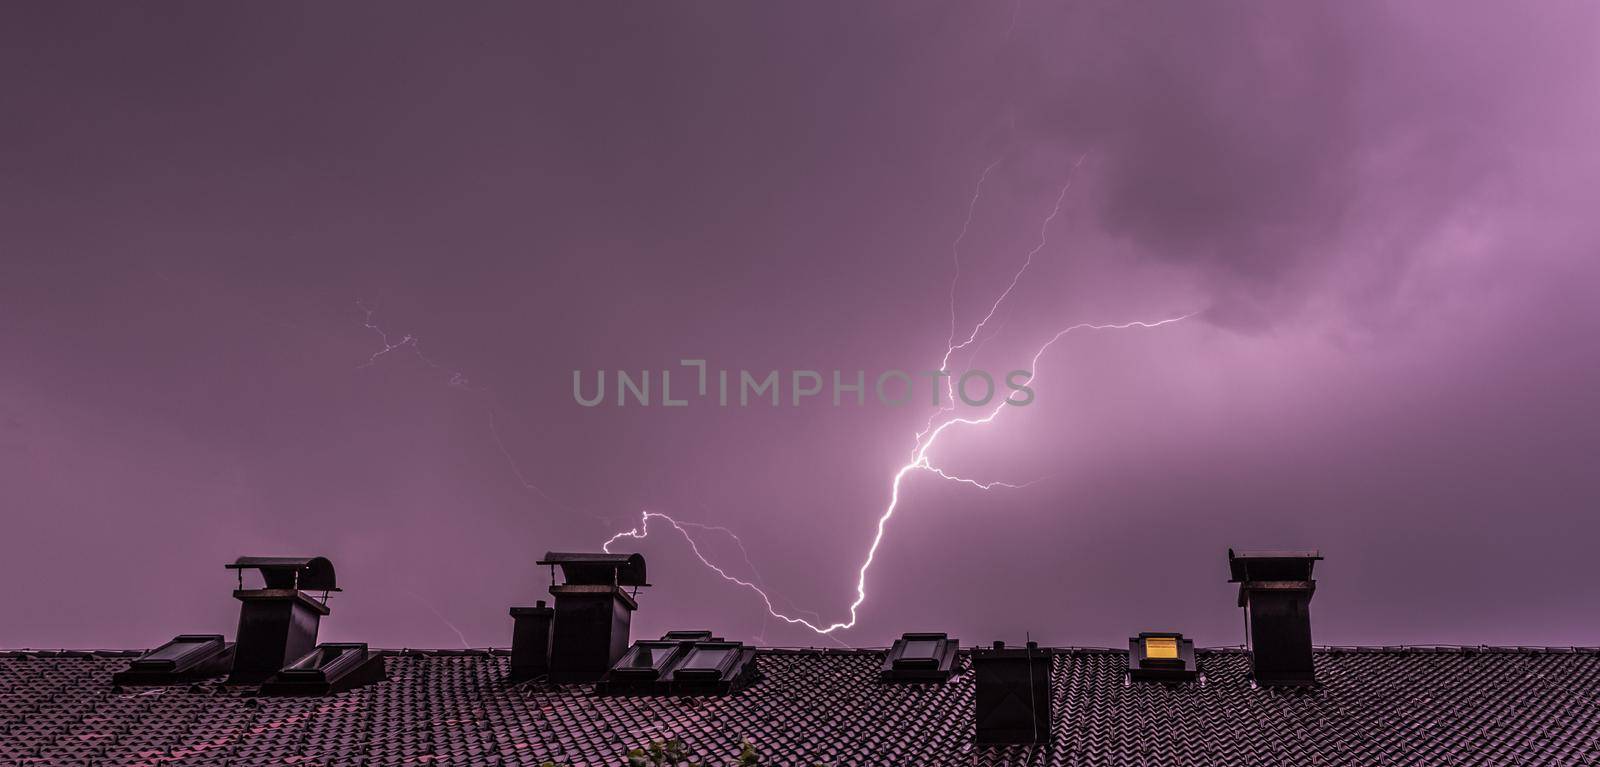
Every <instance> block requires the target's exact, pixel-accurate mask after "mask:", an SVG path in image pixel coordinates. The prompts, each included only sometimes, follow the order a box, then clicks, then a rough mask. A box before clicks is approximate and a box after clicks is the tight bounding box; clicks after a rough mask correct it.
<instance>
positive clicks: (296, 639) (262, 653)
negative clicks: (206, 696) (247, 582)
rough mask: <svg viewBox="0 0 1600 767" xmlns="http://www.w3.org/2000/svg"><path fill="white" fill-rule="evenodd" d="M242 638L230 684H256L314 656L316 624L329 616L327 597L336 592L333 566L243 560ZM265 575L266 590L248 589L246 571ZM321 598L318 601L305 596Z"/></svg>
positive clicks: (319, 561) (239, 564)
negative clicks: (301, 659) (300, 660)
mask: <svg viewBox="0 0 1600 767" xmlns="http://www.w3.org/2000/svg"><path fill="white" fill-rule="evenodd" d="M227 568H228V569H229V570H236V571H238V573H239V588H238V590H237V591H234V592H233V596H234V598H235V599H237V600H239V602H240V606H239V634H238V643H237V646H236V648H235V651H234V657H233V670H232V673H230V674H229V675H228V683H229V684H256V683H258V682H261V681H263V680H265V679H266V678H268V677H270V676H272V675H273V674H276V673H277V672H278V669H281V668H283V667H285V666H288V665H289V664H291V663H293V662H295V661H296V660H299V659H300V658H301V657H303V656H304V655H305V654H306V653H309V652H311V650H312V648H314V647H316V644H317V624H318V623H319V622H320V621H321V620H322V616H324V615H327V614H328V612H329V611H328V605H327V601H328V594H329V593H330V592H334V591H338V590H339V588H338V586H337V584H336V582H335V580H334V573H333V563H332V562H329V561H328V560H327V559H324V558H323V557H239V559H238V560H237V561H235V562H234V563H233V564H231V565H227ZM245 570H255V571H257V572H259V573H260V574H261V582H262V587H261V588H256V589H246V588H245V587H244V571H245ZM319 591H320V592H322V599H321V601H318V600H317V599H314V598H312V596H310V595H309V594H308V593H307V592H319Z"/></svg>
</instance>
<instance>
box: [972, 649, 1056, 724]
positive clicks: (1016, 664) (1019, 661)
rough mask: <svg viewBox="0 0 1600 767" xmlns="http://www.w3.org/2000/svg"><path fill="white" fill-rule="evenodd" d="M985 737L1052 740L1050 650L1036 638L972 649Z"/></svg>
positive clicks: (979, 715) (978, 710) (981, 721)
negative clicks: (1014, 644)
mask: <svg viewBox="0 0 1600 767" xmlns="http://www.w3.org/2000/svg"><path fill="white" fill-rule="evenodd" d="M972 667H973V670H974V671H975V672H976V674H977V685H978V689H977V723H978V742H979V743H1047V742H1049V740H1050V653H1049V651H1041V650H1040V649H1039V645H1038V644H1037V643H1035V642H1029V643H1028V644H1027V645H1026V646H1025V647H1012V648H1007V647H1006V646H1005V643H1004V642H995V643H994V648H993V649H987V650H986V649H982V648H979V649H975V650H973V651H972Z"/></svg>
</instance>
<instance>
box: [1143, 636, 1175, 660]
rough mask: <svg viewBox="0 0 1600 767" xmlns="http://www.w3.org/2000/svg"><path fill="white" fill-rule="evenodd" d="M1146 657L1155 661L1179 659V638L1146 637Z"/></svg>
mask: <svg viewBox="0 0 1600 767" xmlns="http://www.w3.org/2000/svg"><path fill="white" fill-rule="evenodd" d="M1144 657H1146V658H1153V659H1172V660H1176V659H1177V657H1178V638H1177V637H1145V638H1144Z"/></svg>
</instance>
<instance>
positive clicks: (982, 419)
mask: <svg viewBox="0 0 1600 767" xmlns="http://www.w3.org/2000/svg"><path fill="white" fill-rule="evenodd" d="M1086 157H1087V155H1084V156H1080V157H1079V158H1078V160H1077V162H1075V163H1073V166H1072V171H1073V173H1072V174H1071V175H1069V176H1068V178H1067V181H1066V182H1065V183H1064V184H1062V186H1061V190H1060V192H1059V193H1057V195H1056V199H1055V204H1054V205H1053V206H1052V207H1051V210H1050V214H1049V215H1048V216H1046V217H1045V219H1044V222H1043V223H1042V224H1041V225H1040V228H1039V242H1038V244H1036V245H1035V246H1034V247H1033V248H1032V249H1031V250H1029V251H1028V253H1027V255H1026V256H1025V257H1024V259H1023V263H1022V266H1020V267H1019V268H1018V269H1017V270H1016V272H1015V273H1013V274H1012V276H1011V282H1010V283H1009V284H1008V285H1007V286H1006V288H1005V290H1003V291H1001V293H1000V295H999V297H997V298H996V299H995V300H994V302H993V303H992V304H991V305H990V307H989V311H988V312H987V313H986V314H985V315H984V316H983V318H982V319H980V320H979V321H978V322H977V323H976V324H975V325H974V326H973V328H972V332H971V333H969V334H967V337H966V339H965V340H963V341H961V342H959V343H957V342H956V341H955V338H956V333H955V332H954V329H955V296H956V284H955V281H956V280H958V279H959V278H960V243H961V240H962V239H963V238H965V236H966V234H967V229H968V227H969V226H970V224H971V221H972V215H973V210H974V208H975V207H976V206H977V203H978V198H979V196H980V195H981V193H982V187H983V182H984V180H986V179H987V178H988V176H989V173H990V172H991V171H992V170H993V169H994V167H995V166H996V165H998V164H999V163H998V161H996V162H994V163H991V164H990V165H989V166H988V167H986V168H984V170H983V173H982V174H981V175H980V176H979V178H978V184H977V186H976V189H975V190H974V192H973V195H972V199H971V201H970V202H969V203H968V210H967V218H966V221H965V222H964V223H963V225H962V227H961V231H960V233H959V234H957V236H956V239H955V241H954V242H953V243H952V245H951V252H952V255H953V256H954V260H955V264H956V274H955V277H953V278H952V282H951V286H950V301H951V306H950V316H951V333H950V336H949V339H948V341H947V343H946V348H945V353H944V356H943V358H942V359H941V360H940V366H939V369H940V370H946V369H948V367H949V364H950V358H951V356H952V355H954V354H955V353H956V352H957V351H960V350H961V349H964V348H966V347H967V346H968V345H970V344H972V343H973V342H974V341H975V340H976V339H977V338H978V335H979V334H980V333H982V331H983V328H984V326H985V325H987V324H988V323H989V321H990V320H991V319H993V318H994V315H995V313H996V312H997V311H999V309H1000V306H1001V305H1002V304H1004V303H1005V301H1006V299H1007V298H1009V297H1010V296H1011V293H1012V291H1013V290H1015V289H1016V287H1017V284H1018V283H1019V282H1020V281H1021V279H1022V276H1023V274H1025V273H1026V272H1027V271H1028V269H1029V268H1030V267H1031V266H1032V265H1033V260H1034V257H1035V256H1037V255H1038V254H1039V253H1040V252H1041V251H1043V250H1044V249H1045V247H1046V246H1047V245H1048V244H1049V231H1050V224H1051V223H1052V222H1054V221H1055V219H1056V218H1057V217H1059V216H1060V214H1061V208H1062V205H1063V204H1064V202H1065V200H1066V196H1067V192H1068V190H1070V189H1071V188H1072V179H1073V176H1075V175H1076V171H1077V169H1078V168H1079V167H1080V166H1082V165H1083V161H1084V159H1085V158H1086ZM1192 316H1194V313H1192V312H1191V313H1189V314H1184V315H1181V316H1177V317H1170V318H1167V319H1162V320H1155V321H1143V320H1136V321H1132V322H1123V323H1090V322H1080V323H1077V324H1074V325H1069V326H1067V327H1065V328H1062V329H1061V330H1058V331H1056V333H1055V334H1054V335H1052V336H1051V337H1050V338H1049V340H1047V341H1045V342H1044V343H1043V344H1041V345H1040V346H1039V347H1038V348H1037V349H1036V350H1035V351H1034V354H1033V357H1032V359H1031V360H1030V365H1029V368H1028V369H1029V370H1031V371H1033V372H1031V373H1030V374H1029V375H1028V377H1027V379H1026V380H1025V381H1023V385H1024V386H1026V385H1031V384H1032V383H1033V382H1034V381H1035V380H1037V378H1038V369H1039V360H1040V358H1042V357H1043V356H1044V354H1045V353H1046V352H1048V351H1049V350H1050V348H1051V347H1052V346H1054V345H1055V344H1056V342H1058V341H1060V340H1061V339H1062V338H1064V337H1066V336H1067V335H1069V334H1071V333H1074V332H1078V331H1086V330H1094V331H1099V330H1130V329H1135V328H1142V329H1153V328H1159V327H1162V326H1165V325H1170V324H1172V323H1175V322H1181V321H1183V320H1186V319H1188V318H1190V317H1192ZM946 390H947V393H948V395H949V396H948V397H947V399H948V401H949V402H950V403H951V404H949V405H948V406H941V407H940V408H939V410H938V411H936V412H935V413H934V414H933V415H931V416H929V419H928V423H927V425H926V426H925V427H924V428H923V429H922V431H919V432H917V433H916V435H915V440H914V441H915V447H914V448H913V450H912V455H911V460H909V461H908V462H906V463H905V464H903V465H901V466H900V467H899V468H898V469H896V470H895V472H894V474H893V475H892V476H891V479H890V482H889V502H888V505H887V506H885V508H884V509H883V511H882V513H880V514H879V515H878V523H877V526H876V529H875V531H874V533H873V536H872V543H871V545H869V546H868V547H867V555H866V558H865V559H864V560H863V561H862V563H861V567H860V568H859V569H858V570H857V571H856V588H855V592H856V596H855V600H854V601H852V602H851V603H850V606H849V613H850V618H849V619H848V620H843V621H837V622H834V623H829V624H827V625H822V622H821V621H813V620H808V619H806V618H802V617H797V616H794V615H789V614H786V613H784V612H781V611H779V610H778V609H777V607H776V606H775V605H774V604H773V602H772V597H771V595H769V594H768V593H767V591H766V589H764V588H762V587H761V586H760V585H758V584H756V583H752V582H750V581H748V580H745V579H743V578H740V577H738V576H736V575H733V574H731V573H729V572H728V571H727V570H725V569H723V568H722V567H720V566H718V565H717V564H716V563H715V562H712V561H711V560H710V559H708V558H707V557H706V556H705V554H704V553H703V552H702V551H701V550H700V546H699V544H698V543H697V542H696V541H695V538H694V536H693V535H691V534H690V533H689V531H688V529H687V527H688V526H692V525H689V524H686V523H682V522H679V521H678V520H675V519H673V518H672V517H670V516H668V515H666V514H662V513H661V512H657V511H649V510H645V511H643V512H641V516H640V520H639V525H638V526H637V527H634V528H632V529H631V530H625V531H623V532H620V533H617V534H616V535H613V536H612V537H611V538H610V539H608V540H607V541H606V542H605V543H604V544H602V549H603V550H605V551H607V552H609V551H610V550H611V546H612V544H614V543H616V542H617V541H618V540H621V539H623V538H629V539H635V540H642V539H644V538H646V537H648V536H649V534H650V520H651V519H659V520H662V521H664V522H666V523H667V524H669V525H671V526H672V527H673V528H674V529H675V530H677V531H678V532H679V533H680V534H681V535H682V536H683V538H684V540H685V541H687V542H688V544H689V549H690V551H691V552H693V553H694V556H695V557H696V558H697V559H699V560H700V563H701V564H703V565H705V566H706V567H707V568H708V569H710V570H711V571H712V572H714V573H716V574H717V575H718V576H719V577H721V578H722V579H723V580H725V581H728V582H729V583H733V584H735V585H738V586H741V587H743V588H745V589H749V590H750V591H752V592H754V593H755V594H756V595H757V596H759V597H760V598H761V601H762V602H763V603H764V604H765V605H766V608H767V612H768V614H769V615H771V616H772V617H773V618H777V619H778V620H781V621H784V622H785V623H789V624H791V625H797V626H804V627H805V628H807V629H810V630H811V631H813V632H815V633H817V634H821V635H824V636H826V635H829V634H832V633H833V632H835V631H840V630H848V629H851V628H854V627H855V625H856V623H857V621H858V620H859V615H860V613H859V611H860V608H861V605H862V604H864V603H865V602H866V601H867V572H868V571H869V570H871V569H872V563H873V562H874V561H875V560H876V558H877V554H878V548H879V547H880V546H881V545H882V543H883V538H884V533H885V532H886V531H887V529H888V524H889V520H890V519H891V518H893V517H894V513H895V511H896V510H897V509H899V507H900V490H901V487H902V485H903V484H904V482H905V479H906V477H907V476H909V475H910V474H912V473H913V472H924V471H925V472H928V473H930V474H933V475H934V476H937V477H940V478H942V479H945V480H949V481H953V482H957V483H961V484H966V485H971V486H974V487H977V488H979V489H982V490H990V489H993V488H996V487H1007V488H1020V487H1025V486H1026V484H1031V483H1026V484H1022V485H1017V484H1011V483H1005V482H980V481H978V480H974V479H969V478H966V477H960V476H956V475H953V474H950V473H949V472H946V471H944V470H943V469H940V468H939V467H938V466H936V465H934V463H933V461H932V459H931V458H930V457H929V452H930V451H931V450H932V449H933V447H934V445H936V444H937V443H938V441H939V438H940V437H941V436H943V435H944V434H945V432H946V431H949V430H950V429H952V428H956V427H972V426H981V425H985V424H989V423H992V422H993V421H994V420H995V419H996V418H998V417H999V416H1000V413H1001V412H1003V411H1004V409H1005V407H1006V401H1005V400H1002V401H1001V402H1000V403H999V404H996V405H995V406H994V407H993V408H992V409H990V410H989V411H988V412H987V414H985V415H982V416H978V417H972V416H966V417H949V418H945V419H944V420H942V421H939V422H938V423H937V424H935V423H934V422H935V421H936V420H938V419H939V416H940V415H941V414H944V413H948V412H951V411H953V410H954V409H955V405H954V401H955V393H954V383H953V382H952V381H950V380H949V378H948V377H947V379H946Z"/></svg>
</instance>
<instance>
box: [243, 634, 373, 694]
mask: <svg viewBox="0 0 1600 767" xmlns="http://www.w3.org/2000/svg"><path fill="white" fill-rule="evenodd" d="M386 678H387V675H386V674H385V672H384V667H383V656H381V655H377V654H375V653H372V652H369V651H368V650H367V645H366V643H365V642H359V643H355V642H352V643H329V644H320V645H317V646H316V648H315V649H313V650H312V651H311V652H308V653H306V654H305V655H302V656H300V658H299V659H298V660H296V661H295V662H293V663H291V664H289V665H287V666H285V667H283V669H282V670H281V671H279V672H278V673H277V674H275V675H273V677H272V678H271V679H268V680H267V681H266V682H265V683H263V684H262V685H261V694H263V695H328V694H330V693H336V692H343V691H345V690H349V689H351V688H355V687H360V686H361V685H364V684H371V683H373V682H381V681H383V680H384V679H386Z"/></svg>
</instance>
